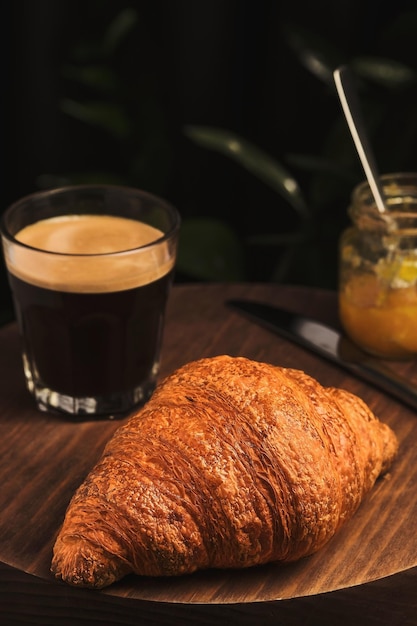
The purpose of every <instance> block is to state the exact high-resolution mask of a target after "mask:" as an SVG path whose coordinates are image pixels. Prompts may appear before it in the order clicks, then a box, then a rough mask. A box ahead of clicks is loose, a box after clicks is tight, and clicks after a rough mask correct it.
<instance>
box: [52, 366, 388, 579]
mask: <svg viewBox="0 0 417 626" xmlns="http://www.w3.org/2000/svg"><path fill="white" fill-rule="evenodd" d="M396 452H397V440H396V437H395V435H394V433H393V432H392V431H391V429H390V428H389V427H388V426H387V425H385V424H383V423H381V422H380V421H379V420H378V419H377V418H376V417H375V416H374V415H373V414H372V412H371V411H370V409H369V408H368V407H367V406H366V405H365V403H364V402H363V401H362V400H360V399H359V398H358V397H356V396H354V395H352V394H350V393H348V392H347V391H343V390H341V389H335V388H324V387H322V386H321V385H320V384H319V383H318V382H317V381H316V380H314V379H313V378H311V377H309V376H308V375H306V374H305V373H303V372H301V371H299V370H294V369H285V368H280V367H276V366H272V365H268V364H265V363H259V362H256V361H251V360H248V359H246V358H243V357H236V358H233V357H229V356H219V357H214V358H209V359H202V360H199V361H195V362H192V363H189V364H187V365H185V366H184V367H182V368H180V369H179V370H177V371H176V372H174V373H173V374H172V375H171V376H169V377H168V378H167V379H166V380H165V381H164V382H163V383H162V384H161V385H160V386H159V387H158V388H157V390H156V391H155V393H154V395H153V396H152V398H151V399H150V401H149V402H148V403H147V404H146V405H145V406H144V407H143V408H142V409H141V410H139V411H138V412H137V413H136V414H134V415H133V416H132V417H131V418H130V419H129V420H128V421H127V422H126V423H125V424H124V425H122V426H121V427H120V428H119V429H118V430H117V431H116V433H115V434H114V436H113V437H112V439H111V440H110V441H109V443H108V445H107V446H106V449H105V451H104V454H103V457H102V459H101V460H100V461H99V463H98V464H97V466H96V467H95V468H94V469H93V470H92V472H91V473H90V474H89V476H88V477H87V478H86V480H85V482H84V483H83V484H82V485H81V487H80V488H79V489H78V491H77V492H76V493H75V495H74V497H73V499H72V501H71V503H70V506H69V508H68V511H67V514H66V517H65V520H64V524H63V526H62V528H61V530H60V532H59V535H58V538H57V540H56V543H55V546H54V556H53V560H52V571H53V572H54V573H55V575H56V576H58V577H61V578H62V579H63V580H65V581H66V582H68V583H70V584H74V585H81V586H92V587H99V588H100V587H103V586H106V585H108V584H111V583H112V582H114V581H115V580H117V579H120V578H121V577H122V576H124V575H125V574H126V573H128V572H134V573H137V574H141V575H149V576H167V575H179V574H184V573H190V572H193V571H195V570H197V569H204V568H242V567H249V566H253V565H259V564H262V563H267V562H271V561H293V560H296V559H299V558H301V557H304V556H306V555H309V554H311V553H313V552H315V551H317V550H318V549H320V547H322V546H323V545H324V544H325V543H326V542H327V541H328V540H329V539H330V538H331V537H332V536H333V535H334V534H335V533H336V532H337V530H338V529H339V528H340V526H341V525H342V524H343V523H344V522H345V521H346V520H347V519H349V518H350V517H352V515H353V514H354V513H355V511H356V510H357V508H358V506H359V504H360V503H361V501H362V500H363V497H364V495H365V494H366V493H367V492H368V491H369V490H370V489H371V488H372V486H373V485H374V483H375V481H376V479H377V477H378V476H379V475H380V474H381V473H383V472H385V471H386V470H387V469H388V467H389V466H390V464H391V462H392V460H393V459H394V457H395V454H396Z"/></svg>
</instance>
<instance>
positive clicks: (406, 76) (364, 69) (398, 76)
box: [351, 56, 417, 89]
mask: <svg viewBox="0 0 417 626" xmlns="http://www.w3.org/2000/svg"><path fill="white" fill-rule="evenodd" d="M351 67H352V69H353V70H354V71H355V72H356V73H357V74H358V75H359V76H361V77H362V78H365V79H371V80H372V81H374V82H375V83H378V84H380V85H382V86H383V87H388V88H391V89H398V88H401V87H408V86H409V85H411V84H413V83H415V82H416V79H417V74H416V72H415V71H414V70H413V69H412V68H411V67H409V66H408V65H405V64H404V63H400V62H398V61H393V60H392V59H384V58H381V57H371V56H369V57H356V58H354V59H352V61H351Z"/></svg>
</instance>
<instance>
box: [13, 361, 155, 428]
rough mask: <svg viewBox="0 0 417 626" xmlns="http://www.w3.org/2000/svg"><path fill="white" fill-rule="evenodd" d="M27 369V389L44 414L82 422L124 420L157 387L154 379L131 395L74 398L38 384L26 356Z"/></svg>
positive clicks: (119, 393) (144, 383)
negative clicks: (57, 415) (73, 418)
mask: <svg viewBox="0 0 417 626" xmlns="http://www.w3.org/2000/svg"><path fill="white" fill-rule="evenodd" d="M23 365H24V372H25V378H26V386H27V388H28V390H29V391H30V393H31V394H32V395H33V396H34V398H35V400H36V404H37V407H38V409H39V410H40V411H44V412H49V413H60V414H65V415H68V416H73V417H77V418H80V419H83V418H84V419H89V418H91V419H94V418H96V419H121V418H123V417H125V416H126V415H128V414H129V413H131V412H132V411H133V409H134V408H135V407H139V406H140V405H142V404H144V403H145V402H146V401H147V400H148V399H149V398H150V396H151V395H152V393H153V391H154V389H155V385H156V376H154V375H152V378H151V379H149V380H147V381H145V382H143V383H142V384H141V385H139V386H138V387H135V388H134V389H132V390H129V391H124V392H116V393H111V394H108V395H105V396H98V397H73V396H68V395H65V394H62V393H58V392H56V391H53V390H52V389H49V388H47V387H45V385H43V384H42V383H40V382H39V381H38V380H36V376H34V375H33V374H32V371H31V369H30V367H29V365H28V362H27V359H26V358H25V356H24V358H23Z"/></svg>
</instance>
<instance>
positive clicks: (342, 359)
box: [226, 299, 417, 409]
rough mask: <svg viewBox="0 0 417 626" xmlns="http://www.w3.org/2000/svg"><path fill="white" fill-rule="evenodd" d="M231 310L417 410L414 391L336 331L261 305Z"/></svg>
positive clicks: (235, 305)
mask: <svg viewBox="0 0 417 626" xmlns="http://www.w3.org/2000/svg"><path fill="white" fill-rule="evenodd" d="M226 304H227V305H228V306H229V307H230V308H232V309H234V310H235V311H237V312H239V313H243V314H244V315H245V316H246V317H248V318H249V319H251V320H252V321H254V322H256V323H258V324H260V325H261V326H263V327H265V328H267V329H268V330H270V331H272V332H274V333H276V334H277V335H279V336H281V337H283V338H284V339H287V340H289V341H291V342H293V343H296V344H298V345H299V346H301V347H303V348H306V349H307V350H310V351H312V352H315V353H316V354H319V355H320V356H322V357H324V358H326V359H328V360H330V361H332V362H333V363H336V364H337V365H339V366H340V367H342V368H343V369H345V370H348V371H349V372H350V373H352V374H354V375H355V376H356V377H358V378H360V379H362V380H365V381H366V382H368V383H370V384H372V385H374V386H375V387H377V388H378V389H379V390H381V391H383V392H384V393H387V394H389V395H391V396H393V397H394V398H396V399H397V400H400V401H401V402H403V403H405V404H407V405H408V406H409V407H411V408H413V409H417V387H416V386H414V385H413V384H412V383H411V382H410V381H409V380H407V378H405V377H404V376H400V375H399V374H397V373H395V372H394V371H393V370H391V369H390V368H388V367H386V366H385V365H384V364H383V363H382V362H381V361H380V360H379V359H377V358H376V357H372V356H369V355H367V354H366V353H365V352H363V351H362V350H361V349H360V348H358V347H357V346H356V345H355V344H354V343H353V342H352V341H350V340H349V339H348V338H347V337H346V336H345V335H343V333H341V332H340V331H339V330H337V329H335V328H332V327H331V326H328V325H327V324H323V323H322V322H319V321H317V320H314V319H312V318H309V317H305V316H303V315H298V314H296V313H292V312H290V311H287V310H285V309H281V308H278V307H275V306H272V305H269V304H265V303H262V302H255V301H252V300H239V299H234V300H228V301H227V303H226Z"/></svg>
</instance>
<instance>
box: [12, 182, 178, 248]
mask: <svg viewBox="0 0 417 626" xmlns="http://www.w3.org/2000/svg"><path fill="white" fill-rule="evenodd" d="M94 190H97V191H100V190H101V191H115V192H122V193H128V194H133V195H136V196H140V197H142V198H147V199H149V200H153V201H155V202H156V203H157V204H158V206H160V207H163V208H165V209H166V210H167V211H168V212H169V213H170V214H171V215H172V217H173V224H172V226H171V228H170V229H169V230H168V231H167V232H166V233H164V234H163V235H162V237H158V239H154V240H153V241H150V242H148V243H146V244H143V245H140V246H135V247H133V248H124V249H122V250H117V251H113V252H92V253H89V252H57V251H53V250H44V249H42V248H38V247H36V246H31V245H29V244H26V243H24V242H22V241H19V240H18V239H16V237H15V236H14V235H12V233H11V232H10V231H9V229H8V227H7V225H6V220H7V218H8V216H9V215H10V214H11V213H12V212H13V211H14V210H16V208H17V207H19V206H20V205H22V204H23V203H25V202H29V201H30V200H32V199H33V200H37V199H41V198H48V197H52V196H55V195H60V194H62V195H65V194H67V193H70V192H77V191H78V192H83V191H94ZM62 215H65V214H64V213H63V214H62ZM70 215H103V213H94V214H93V213H87V212H86V213H71V214H70ZM104 215H111V216H115V217H119V216H118V215H117V213H104ZM127 219H129V218H127ZM130 219H132V218H130ZM137 221H140V220H137ZM32 223H33V224H34V223H35V221H34V222H32ZM180 224H181V217H180V214H179V212H178V210H177V209H176V208H175V206H174V205H173V204H171V203H170V202H168V201H167V200H165V199H164V198H162V197H160V196H158V195H156V194H153V193H151V192H148V191H144V190H142V189H139V188H138V187H130V186H123V185H111V184H100V183H90V184H89V183H87V184H81V185H65V186H62V187H54V188H52V189H46V190H40V191H34V192H32V193H30V194H26V195H25V196H22V197H21V198H19V199H18V200H16V201H15V202H13V203H12V204H11V205H9V206H8V207H7V208H6V209H5V211H3V213H2V215H1V218H0V234H1V236H2V237H4V239H6V240H7V241H8V242H9V243H11V244H13V245H15V246H19V247H22V248H26V249H27V250H31V251H33V252H38V253H41V254H47V255H51V256H56V257H61V258H62V257H82V258H93V257H112V256H114V257H117V256H120V255H125V254H129V253H132V252H138V251H139V250H146V249H150V248H153V247H156V246H159V245H161V244H163V243H164V242H166V241H169V240H170V239H172V238H173V237H175V235H176V234H178V231H179V228H180Z"/></svg>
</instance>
